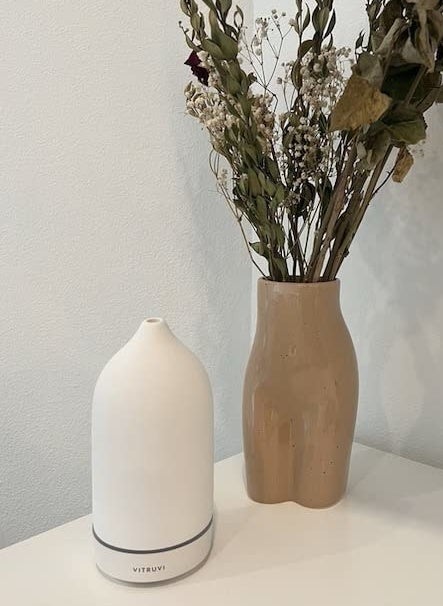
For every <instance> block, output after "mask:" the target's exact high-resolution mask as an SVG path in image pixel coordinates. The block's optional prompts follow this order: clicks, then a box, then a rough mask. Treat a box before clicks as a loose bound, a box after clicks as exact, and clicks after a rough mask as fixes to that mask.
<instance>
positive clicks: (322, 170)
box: [180, 0, 443, 282]
mask: <svg viewBox="0 0 443 606" xmlns="http://www.w3.org/2000/svg"><path fill="white" fill-rule="evenodd" d="M201 4H203V5H205V7H204V10H202V7H201V6H200V4H199V3H198V2H197V1H196V0H181V1H180V5H181V8H182V11H183V13H184V14H185V16H186V17H187V21H188V24H187V25H184V24H183V23H182V24H181V27H182V29H183V32H184V35H185V39H186V42H187V44H188V46H189V47H190V49H191V51H192V52H191V55H190V57H189V59H188V61H187V62H186V63H187V64H188V65H189V66H190V67H191V69H192V71H193V73H194V75H195V76H196V77H197V79H198V81H199V82H198V83H197V82H191V83H189V84H188V86H187V87H186V91H185V94H186V107H187V111H188V113H189V114H190V115H191V116H193V117H195V118H196V119H197V120H198V121H199V122H200V123H201V124H202V125H203V126H204V127H205V128H206V129H207V131H208V133H209V136H210V140H211V144H212V147H213V154H214V157H215V158H216V160H215V161H214V159H212V160H211V168H212V170H213V172H214V174H215V176H216V179H217V183H218V187H219V189H220V191H221V193H222V194H223V195H224V197H225V198H226V200H227V202H228V204H229V207H230V209H231V210H232V212H233V214H234V216H235V218H236V220H237V222H238V223H239V225H240V227H241V230H242V234H243V237H244V239H245V241H246V243H247V244H248V248H249V253H250V255H251V259H252V260H253V262H254V263H255V264H256V265H257V267H259V265H258V263H257V262H256V261H255V259H254V255H255V254H258V255H260V256H262V257H263V258H264V259H266V262H267V264H268V268H269V269H268V271H269V274H268V278H269V279H271V280H275V281H301V282H312V281H314V282H315V281H319V280H333V279H335V277H336V275H337V273H338V271H339V270H340V267H341V265H342V262H343V260H344V259H345V257H346V256H347V255H348V253H349V248H350V246H351V244H352V242H353V239H354V237H355V234H356V233H357V230H358V228H359V226H360V224H361V222H362V220H363V218H364V216H365V213H366V211H367V209H368V207H369V206H370V204H371V201H372V200H373V198H374V196H375V195H376V194H377V193H378V192H379V190H380V189H381V188H382V187H383V185H384V184H385V183H386V182H387V178H384V179H382V175H383V171H384V170H385V167H386V165H387V163H388V162H389V161H390V158H391V156H392V153H393V151H394V150H398V151H397V159H396V160H395V161H394V163H393V166H392V167H391V168H390V170H389V172H388V177H391V176H392V179H393V180H394V181H396V182H401V181H403V179H404V178H405V176H406V174H407V172H408V171H409V170H410V168H411V166H412V164H413V157H412V155H411V153H410V146H412V145H414V144H416V143H418V142H421V141H423V140H424V139H425V137H426V123H425V120H424V117H423V114H424V112H426V111H427V110H428V109H429V108H430V107H431V106H432V105H433V104H434V103H436V102H440V101H443V94H442V77H441V72H442V70H443V43H442V40H443V8H442V5H443V0H369V1H368V2H367V6H366V9H367V14H368V31H367V33H366V34H365V33H364V32H361V33H360V34H359V35H358V37H357V40H356V43H355V61H354V60H353V59H351V51H350V49H347V48H336V47H335V46H334V41H333V33H334V28H335V25H336V21H337V17H336V14H335V10H334V6H333V0H312V2H311V3H310V6H308V5H307V4H304V3H303V2H302V0H295V8H296V11H295V15H294V16H293V17H288V16H287V15H286V14H285V13H278V12H277V11H276V10H275V9H274V10H272V12H271V14H270V16H269V17H263V18H259V19H257V20H256V22H255V24H254V28H253V32H252V33H251V34H249V33H248V28H247V27H246V25H245V23H244V16H243V12H242V10H241V9H240V8H239V7H238V6H236V7H234V6H233V3H232V0H201ZM291 38H293V39H294V41H293V42H291V47H292V46H294V42H295V46H296V48H297V52H296V55H295V56H294V58H293V59H292V60H290V61H283V59H282V57H283V56H284V49H285V44H286V42H287V41H289V40H291ZM220 158H223V162H224V163H221V162H220V161H219V159H220ZM391 164H392V163H391ZM381 179H382V182H381V183H380V180H381ZM244 222H247V223H249V224H250V226H251V227H252V231H253V232H254V233H255V234H256V237H257V240H256V241H253V242H249V241H248V238H247V235H246V233H247V232H246V230H245V227H244Z"/></svg>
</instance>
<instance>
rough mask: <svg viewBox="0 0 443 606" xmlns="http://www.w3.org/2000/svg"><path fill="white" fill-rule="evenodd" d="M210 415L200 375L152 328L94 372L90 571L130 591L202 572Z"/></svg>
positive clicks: (163, 328) (209, 530)
mask: <svg viewBox="0 0 443 606" xmlns="http://www.w3.org/2000/svg"><path fill="white" fill-rule="evenodd" d="M213 469H214V465H213V410H212V395H211V388H210V385H209V380H208V377H207V374H206V372H205V370H204V368H203V366H202V364H201V363H200V362H199V361H198V360H197V358H196V357H195V356H194V355H193V354H192V353H191V352H190V351H189V350H188V349H187V348H186V347H185V346H184V345H183V344H182V343H181V342H180V341H179V340H178V339H177V338H176V337H175V336H174V335H173V334H172V332H171V331H170V329H169V327H168V325H167V324H166V322H164V321H163V320H161V319H160V318H151V319H149V320H146V321H144V322H143V323H142V325H141V326H140V328H139V329H138V331H137V332H136V334H135V335H134V337H133V338H132V339H131V340H130V341H129V343H127V344H126V345H125V346H124V347H123V349H121V350H120V351H119V352H118V353H117V354H116V355H115V356H114V357H113V358H112V359H111V360H110V362H108V364H107V365H106V366H105V368H104V369H103V371H102V373H101V375H100V377H99V379H98V382H97V386H96V388H95V393H94V403H93V414H92V485H93V535H94V543H95V554H96V563H97V566H98V567H99V569H100V570H101V571H102V572H104V573H105V574H107V575H108V576H110V577H113V578H115V579H119V580H121V581H127V582H132V583H151V582H159V581H166V580H169V579H172V578H174V577H177V576H180V575H183V574H185V573H187V572H189V571H191V570H192V569H194V568H196V567H197V566H198V565H199V564H200V563H202V562H203V561H204V560H205V558H206V557H207V555H208V554H209V551H210V549H211V545H212V535H213Z"/></svg>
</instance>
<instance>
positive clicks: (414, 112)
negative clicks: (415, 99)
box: [383, 104, 426, 145]
mask: <svg viewBox="0 0 443 606" xmlns="http://www.w3.org/2000/svg"><path fill="white" fill-rule="evenodd" d="M383 122H384V124H386V126H387V127H388V129H389V131H390V133H391V135H392V137H393V138H394V140H395V141H397V142H400V143H406V144H408V145H415V144H416V143H419V142H420V141H423V140H424V139H425V138H426V122H425V119H424V118H423V114H421V113H420V112H419V111H418V109H417V108H416V107H413V106H411V105H405V104H398V105H396V106H395V107H394V108H393V109H392V110H391V111H390V112H389V113H388V114H386V116H385V117H384V118H383Z"/></svg>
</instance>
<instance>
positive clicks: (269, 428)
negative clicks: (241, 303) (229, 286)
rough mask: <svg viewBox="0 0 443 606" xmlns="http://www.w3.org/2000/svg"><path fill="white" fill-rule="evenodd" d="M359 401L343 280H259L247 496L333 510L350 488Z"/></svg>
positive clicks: (246, 414)
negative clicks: (344, 311) (344, 309)
mask: <svg viewBox="0 0 443 606" xmlns="http://www.w3.org/2000/svg"><path fill="white" fill-rule="evenodd" d="M357 401H358V369H357V361H356V356H355V351H354V347H353V344H352V340H351V337H350V335H349V332H348V329H347V327H346V324H345V322H344V319H343V316H342V313H341V309H340V282H339V281H338V280H336V281H334V282H322V283H314V284H301V283H278V282H271V281H267V280H264V279H261V280H259V282H258V309H257V330H256V335H255V340H254V344H253V348H252V352H251V355H250V359H249V363H248V367H247V371H246V377H245V385H244V395H243V435H244V450H245V462H246V476H247V488H248V493H249V495H250V497H251V498H252V499H254V500H255V501H259V502H262V503H279V502H283V501H295V502H297V503H299V504H301V505H305V506H307V507H313V508H320V507H328V506H331V505H333V504H335V503H337V502H338V501H339V500H340V499H341V498H342V496H343V494H344V492H345V490H346V484H347V477H348V470H349V461H350V454H351V448H352V441H353V436H354V428H355V419H356V412H357Z"/></svg>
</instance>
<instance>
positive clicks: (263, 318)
mask: <svg viewBox="0 0 443 606" xmlns="http://www.w3.org/2000/svg"><path fill="white" fill-rule="evenodd" d="M257 311H258V314H257V320H258V322H259V323H260V322H266V323H269V322H274V321H278V322H279V323H281V322H282V319H283V318H286V320H287V322H288V323H290V322H291V319H292V318H293V317H294V316H298V317H299V318H301V317H302V318H303V322H305V323H306V324H310V323H313V322H315V321H316V320H315V319H316V318H317V317H318V316H322V317H325V316H337V314H338V315H341V309H340V282H339V280H335V281H333V282H318V283H308V284H300V283H294V282H271V281H268V280H263V279H261V280H259V281H258V309H257Z"/></svg>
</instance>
